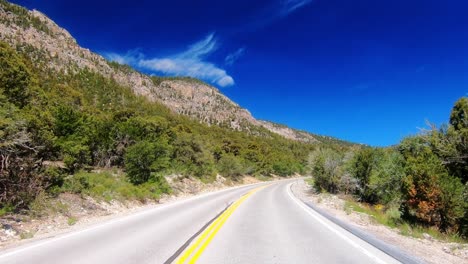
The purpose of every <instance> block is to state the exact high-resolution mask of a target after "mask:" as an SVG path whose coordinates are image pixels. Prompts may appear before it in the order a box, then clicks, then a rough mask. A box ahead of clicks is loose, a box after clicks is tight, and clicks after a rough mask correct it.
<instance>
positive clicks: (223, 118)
mask: <svg viewBox="0 0 468 264" xmlns="http://www.w3.org/2000/svg"><path fill="white" fill-rule="evenodd" d="M0 40H2V41H5V42H7V43H8V44H10V45H11V46H12V47H15V48H16V49H17V50H20V51H24V52H27V53H28V54H30V57H31V59H32V60H33V62H34V63H36V64H38V65H41V66H42V67H47V68H50V69H52V70H54V71H57V72H63V73H76V72H78V71H79V70H81V69H89V70H90V71H93V72H96V73H99V74H101V75H103V76H105V77H108V78H112V79H114V80H115V81H116V82H117V83H118V84H120V85H122V86H126V87H131V89H132V90H133V92H134V93H135V94H137V95H143V96H145V97H147V98H148V99H149V100H150V101H157V102H160V103H162V104H164V105H165V106H167V107H168V108H169V109H171V110H172V111H173V112H175V113H178V114H182V115H186V116H190V117H192V118H195V119H196V120H199V121H200V122H203V123H206V124H209V125H219V126H222V127H229V128H232V129H234V130H240V131H250V132H251V133H253V134H255V133H258V128H259V127H262V128H266V129H267V130H269V131H271V132H273V133H276V134H279V135H281V136H283V137H285V138H287V139H292V140H296V141H301V142H307V143H316V142H323V141H328V139H327V138H325V137H320V136H316V135H313V134H311V133H308V132H305V131H298V130H295V129H291V128H288V127H286V126H283V125H278V124H274V123H271V122H268V121H260V120H257V119H255V118H254V117H253V116H252V115H251V113H250V112H249V111H248V110H247V109H244V108H242V107H240V106H239V105H238V104H236V103H235V102H233V101H232V100H230V99H229V98H228V97H226V96H225V95H223V94H222V93H221V92H220V91H219V90H218V89H216V88H215V87H213V86H210V85H208V84H206V83H204V82H202V81H200V80H197V79H194V78H187V77H186V78H183V77H182V78H180V77H175V78H165V77H151V76H148V75H145V74H142V73H140V72H138V71H135V70H134V69H132V68H131V67H129V66H126V65H120V64H118V63H115V62H109V61H107V60H106V59H105V58H103V57H102V56H100V55H98V54H96V53H93V52H91V51H90V50H89V49H86V48H83V47H80V45H79V44H78V43H77V41H76V40H75V39H74V38H73V37H72V36H71V35H70V33H69V32H68V31H67V30H65V29H63V28H61V27H60V26H58V25H57V24H56V23H55V22H54V21H52V20H51V19H49V18H48V17H47V16H46V15H44V14H43V13H41V12H39V11H37V10H32V11H28V10H26V9H24V8H22V7H20V6H17V5H14V4H10V3H8V2H6V1H4V0H1V1H0Z"/></svg>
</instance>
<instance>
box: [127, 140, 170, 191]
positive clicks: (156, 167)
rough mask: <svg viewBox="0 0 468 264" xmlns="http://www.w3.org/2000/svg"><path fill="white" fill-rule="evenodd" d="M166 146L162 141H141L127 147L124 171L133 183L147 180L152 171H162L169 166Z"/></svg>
mask: <svg viewBox="0 0 468 264" xmlns="http://www.w3.org/2000/svg"><path fill="white" fill-rule="evenodd" d="M167 152H168V147H167V144H164V143H160V142H159V144H158V143H152V142H148V141H141V142H138V143H136V144H135V145H133V146H131V147H129V148H128V149H127V153H126V154H125V171H126V172H127V176H128V179H129V180H130V182H132V183H133V184H142V183H145V182H148V181H149V180H150V178H151V175H152V173H157V172H161V171H164V170H165V169H167V168H168V166H169V158H168V156H167V154H168V153H167Z"/></svg>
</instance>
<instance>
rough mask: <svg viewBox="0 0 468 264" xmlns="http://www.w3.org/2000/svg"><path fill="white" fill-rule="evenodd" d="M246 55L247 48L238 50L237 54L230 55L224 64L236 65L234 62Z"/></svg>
mask: <svg viewBox="0 0 468 264" xmlns="http://www.w3.org/2000/svg"><path fill="white" fill-rule="evenodd" d="M244 53H245V48H240V49H238V50H236V51H235V52H233V53H231V54H229V55H227V56H226V58H225V59H224V63H225V64H226V65H232V64H234V62H236V61H237V60H238V59H239V58H240V57H242V55H244Z"/></svg>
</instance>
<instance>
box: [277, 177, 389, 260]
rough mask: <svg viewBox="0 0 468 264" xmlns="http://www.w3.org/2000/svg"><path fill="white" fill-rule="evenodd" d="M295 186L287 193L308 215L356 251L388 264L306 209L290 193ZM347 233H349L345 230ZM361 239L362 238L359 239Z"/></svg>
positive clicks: (288, 189)
mask: <svg viewBox="0 0 468 264" xmlns="http://www.w3.org/2000/svg"><path fill="white" fill-rule="evenodd" d="M292 184H294V183H290V184H288V185H287V188H286V189H287V190H286V192H287V193H288V195H289V197H290V198H291V199H292V200H293V201H294V202H295V203H296V204H298V205H299V207H301V208H302V209H303V210H304V211H305V212H306V213H308V214H309V215H310V216H312V217H313V218H315V220H317V221H318V222H319V223H321V224H322V225H324V226H325V227H326V228H328V229H329V230H330V231H332V232H333V233H335V234H336V235H338V236H339V237H341V238H342V239H343V240H345V241H346V242H348V243H349V244H351V245H352V246H353V247H355V248H356V249H359V250H360V251H361V252H362V253H364V254H365V255H367V256H368V257H370V258H371V259H373V260H375V261H377V262H378V263H382V264H386V262H385V261H383V260H381V259H380V258H378V257H377V256H375V255H374V254H372V253H371V252H369V251H368V250H367V249H365V248H363V247H362V246H361V245H359V244H357V243H356V242H354V241H353V240H351V239H350V238H349V237H347V236H345V235H344V234H342V233H341V232H340V231H338V230H337V229H336V228H334V227H333V226H332V225H330V224H329V223H327V222H326V221H325V220H324V219H322V218H320V217H319V216H317V215H315V214H313V213H312V212H311V210H312V209H310V208H308V207H306V205H305V204H304V203H303V202H302V201H299V200H298V198H296V197H294V195H293V194H292V193H291V191H290V186H291V185H292ZM345 232H348V231H346V230H345ZM358 239H360V238H358Z"/></svg>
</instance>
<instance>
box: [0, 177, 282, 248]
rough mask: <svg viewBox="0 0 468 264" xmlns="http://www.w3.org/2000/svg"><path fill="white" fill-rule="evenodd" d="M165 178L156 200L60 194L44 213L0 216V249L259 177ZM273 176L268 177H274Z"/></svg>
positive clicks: (253, 181) (240, 183) (251, 180)
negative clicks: (165, 187) (166, 190)
mask: <svg viewBox="0 0 468 264" xmlns="http://www.w3.org/2000/svg"><path fill="white" fill-rule="evenodd" d="M166 178H167V181H168V183H169V184H170V185H171V187H172V189H173V194H172V195H165V196H163V197H161V199H160V200H159V201H157V202H156V201H152V202H146V203H142V202H138V201H128V202H125V203H123V202H119V201H110V202H103V201H96V200H94V199H92V198H91V197H85V198H82V197H81V196H79V195H75V194H69V193H64V194H60V195H59V196H58V197H57V198H56V199H53V200H48V201H47V203H46V204H47V205H46V206H47V208H44V213H43V214H44V215H31V214H17V215H8V216H4V217H2V218H0V249H7V248H11V247H15V246H19V245H21V244H24V243H28V242H31V241H33V240H41V239H44V238H48V237H53V236H57V235H60V234H63V233H68V232H72V231H76V230H81V229H84V228H87V227H89V226H92V225H95V224H98V223H102V222H105V221H108V220H111V219H114V218H118V217H123V216H126V215H130V214H134V213H137V212H139V211H142V210H147V209H150V208H153V207H156V206H158V205H159V204H163V203H168V202H173V201H177V200H181V199H184V198H188V197H190V196H195V195H199V194H203V193H207V192H213V191H217V190H222V189H226V188H229V187H234V186H240V185H245V184H252V183H258V182H260V180H258V179H256V178H254V177H251V176H245V177H243V178H242V179H240V180H239V181H236V182H233V181H230V180H227V179H226V178H224V177H221V176H217V178H216V180H215V181H214V182H212V183H208V184H205V183H202V182H201V181H200V180H198V179H195V178H186V177H181V176H178V175H172V176H167V177H166ZM275 179H276V177H273V178H272V180H275Z"/></svg>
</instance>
